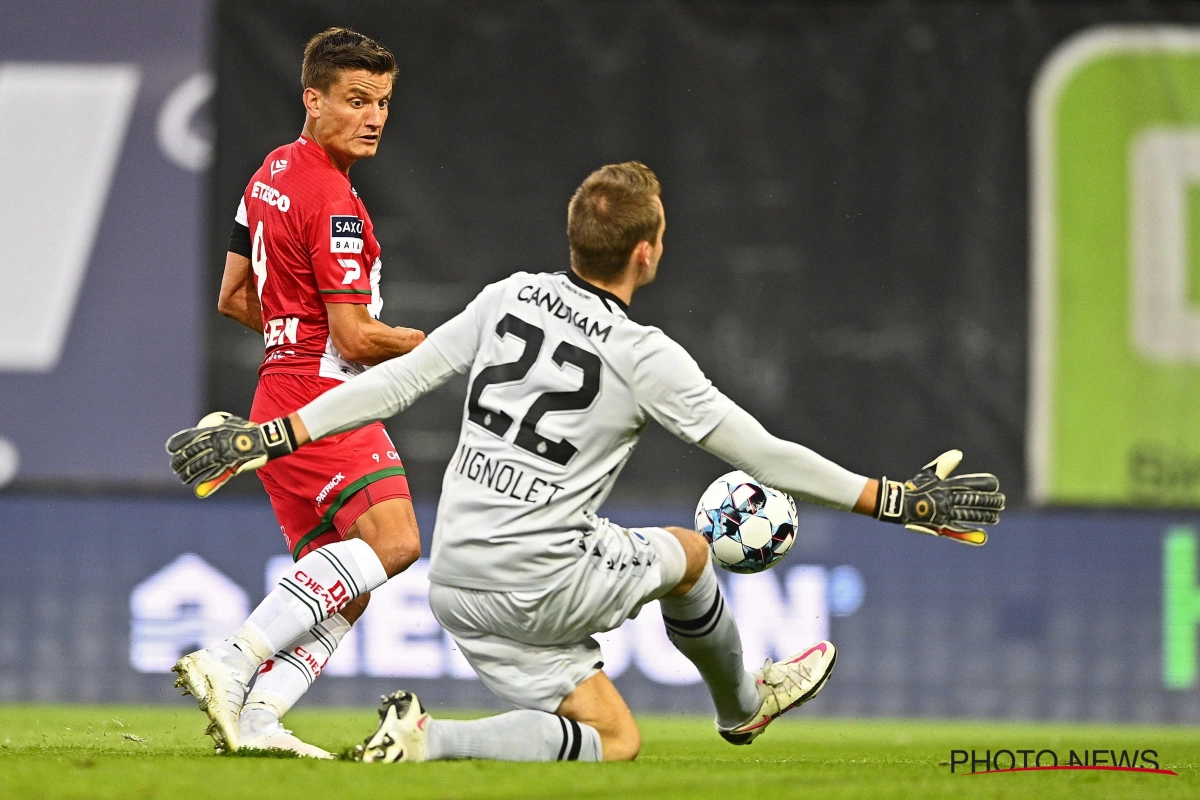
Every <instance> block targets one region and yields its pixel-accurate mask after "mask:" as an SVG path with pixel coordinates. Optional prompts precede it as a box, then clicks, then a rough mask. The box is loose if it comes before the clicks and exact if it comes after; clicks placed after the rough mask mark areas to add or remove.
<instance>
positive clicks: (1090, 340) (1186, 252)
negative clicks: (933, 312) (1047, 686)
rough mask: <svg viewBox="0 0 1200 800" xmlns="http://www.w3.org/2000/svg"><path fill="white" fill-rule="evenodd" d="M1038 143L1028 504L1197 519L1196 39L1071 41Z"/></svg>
mask: <svg viewBox="0 0 1200 800" xmlns="http://www.w3.org/2000/svg"><path fill="white" fill-rule="evenodd" d="M1031 132H1032V147H1033V152H1032V161H1031V166H1032V176H1031V177H1032V190H1033V198H1032V199H1033V202H1032V210H1033V214H1032V219H1031V223H1032V224H1031V231H1032V235H1033V282H1032V334H1033V335H1032V351H1031V376H1030V378H1031V381H1030V418H1029V442H1028V456H1029V467H1030V470H1029V472H1030V494H1031V497H1033V498H1034V499H1035V500H1039V501H1042V502H1052V503H1068V504H1100V505H1144V506H1197V505H1200V28H1183V27H1174V26H1172V27H1161V26H1120V27H1102V28H1097V29H1092V30H1090V31H1087V32H1085V33H1083V34H1081V35H1079V36H1077V37H1075V38H1073V39H1071V40H1069V41H1068V42H1067V43H1066V44H1064V45H1063V46H1062V47H1061V48H1060V49H1059V50H1058V51H1056V52H1055V54H1054V55H1053V56H1051V58H1050V59H1049V60H1048V61H1047V63H1046V65H1045V66H1044V67H1043V69H1042V72H1041V74H1040V75H1039V78H1038V81H1037V84H1036V86H1035V89H1034V93H1033V100H1032V103H1031Z"/></svg>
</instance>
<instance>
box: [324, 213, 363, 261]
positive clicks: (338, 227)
mask: <svg viewBox="0 0 1200 800" xmlns="http://www.w3.org/2000/svg"><path fill="white" fill-rule="evenodd" d="M362 250H363V221H362V220H361V219H360V218H358V217H349V216H345V217H343V216H336V215H335V216H331V217H330V218H329V251H330V252H331V253H361V252H362Z"/></svg>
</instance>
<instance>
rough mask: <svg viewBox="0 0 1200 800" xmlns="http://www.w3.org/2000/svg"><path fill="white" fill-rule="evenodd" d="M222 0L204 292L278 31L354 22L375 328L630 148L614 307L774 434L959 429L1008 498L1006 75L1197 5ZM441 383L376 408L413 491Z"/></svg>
mask: <svg viewBox="0 0 1200 800" xmlns="http://www.w3.org/2000/svg"><path fill="white" fill-rule="evenodd" d="M218 9H219V10H218V21H217V32H216V43H217V69H218V76H219V78H218V85H219V89H218V92H217V107H216V117H217V128H218V157H217V162H216V165H215V169H214V172H213V182H212V206H211V207H212V216H211V225H210V228H211V231H212V235H211V241H212V255H211V263H212V265H213V272H212V277H211V281H210V284H211V285H210V289H211V295H212V296H213V297H214V298H215V293H216V287H217V285H218V280H219V267H220V265H221V264H222V263H223V253H224V250H225V246H226V243H227V241H228V232H229V226H230V220H231V219H232V216H233V212H234V209H235V208H236V206H237V200H238V195H239V194H240V193H241V192H242V191H243V190H244V188H245V185H246V182H247V180H248V179H249V177H250V175H251V174H252V172H253V171H254V170H255V169H256V168H257V167H258V166H259V165H260V164H261V163H262V159H263V158H264V156H265V155H266V154H267V153H268V152H269V151H270V150H271V149H273V148H274V147H277V146H279V145H280V144H283V143H285V142H288V141H291V140H292V139H294V138H295V137H296V136H297V135H298V134H299V132H300V129H301V126H302V124H303V110H302V107H301V104H300V93H301V86H300V82H299V70H300V58H301V53H302V50H303V46H304V43H305V42H306V40H307V39H308V37H310V36H311V35H312V34H314V33H316V32H317V31H319V30H322V29H324V28H325V27H327V26H330V25H347V26H353V27H355V28H357V29H359V30H361V31H363V32H364V33H367V34H368V35H371V36H373V37H376V38H378V39H379V40H380V41H382V42H383V43H384V44H386V45H387V46H388V47H390V48H391V49H392V50H393V51H394V52H395V53H396V55H397V57H398V59H399V62H400V65H401V67H400V80H399V82H398V85H397V91H396V98H395V102H394V105H393V107H392V115H391V117H390V119H389V121H388V124H387V129H386V133H385V136H384V139H383V143H382V146H381V148H380V151H379V155H378V156H377V157H376V158H375V159H373V160H371V161H368V162H363V163H360V164H358V165H356V166H355V167H354V169H353V170H352V172H351V178H352V180H353V182H354V184H355V186H356V188H357V189H358V191H359V192H360V194H361V196H362V197H363V198H364V200H365V202H366V204H367V208H368V210H369V211H370V213H371V215H372V218H373V219H374V222H375V226H376V232H377V235H378V236H379V239H380V241H381V244H382V246H383V262H384V284H383V289H384V298H385V310H384V320H385V321H387V322H390V323H392V324H405V325H411V326H415V327H420V328H423V329H426V330H428V329H432V328H433V327H435V326H436V325H437V324H438V323H440V322H442V321H444V320H446V319H448V318H449V317H450V316H451V315H452V314H453V313H455V312H456V311H457V310H458V309H460V308H461V307H462V306H463V305H464V304H465V303H466V302H467V301H468V300H469V299H470V298H471V297H472V296H473V295H474V293H475V292H476V291H478V289H480V288H481V287H482V286H484V285H485V284H487V283H488V282H490V281H493V280H497V279H499V278H501V277H503V276H505V275H507V274H509V273H511V272H512V271H515V270H518V269H524V270H533V271H542V270H558V269H563V268H565V266H566V263H567V244H566V237H565V233H564V228H565V218H566V214H565V210H566V202H567V199H568V198H569V197H570V195H571V193H572V191H573V190H574V188H575V187H576V186H577V185H578V184H579V182H580V181H582V179H583V178H584V177H585V176H586V175H587V174H588V172H590V171H591V170H592V169H594V168H596V167H598V166H600V165H601V164H604V163H608V162H613V161H618V160H625V159H640V160H642V161H644V162H646V163H647V164H649V165H650V166H651V167H652V168H654V169H655V170H656V171H657V172H658V174H659V176H660V178H661V179H662V182H663V186H664V201H665V205H666V209H667V217H668V232H667V239H666V246H667V251H666V257H665V260H664V262H663V266H662V269H661V272H660V278H659V280H658V282H657V283H656V284H655V285H653V286H652V287H650V288H648V289H645V290H644V291H643V292H641V293H639V294H638V296H637V297H636V298H635V301H634V305H633V315H634V316H635V317H636V318H637V319H639V320H640V321H643V322H646V323H651V324H654V325H658V326H660V327H662V328H663V329H664V330H666V331H667V332H668V333H669V334H671V335H672V336H674V337H675V338H677V339H678V340H679V341H681V342H682V343H683V344H684V345H685V346H686V347H687V348H688V349H689V350H690V351H691V352H692V354H693V355H694V356H695V357H696V359H697V360H698V361H699V362H700V365H701V366H702V367H703V368H704V369H705V370H706V372H707V373H708V374H709V375H710V376H711V377H712V378H713V379H714V381H716V383H717V384H718V385H719V386H720V387H721V388H722V389H724V390H725V391H726V392H727V393H728V394H729V395H731V396H732V397H733V398H734V399H735V400H736V401H737V402H739V403H740V404H742V405H743V406H744V407H746V408H747V409H748V410H749V411H751V412H752V413H754V414H755V415H757V416H758V417H759V418H760V419H761V420H763V422H764V423H765V424H766V425H767V427H768V428H769V429H771V430H772V431H773V432H775V433H777V434H779V435H782V436H786V437H789V438H791V439H794V440H796V441H800V442H803V443H805V444H807V445H809V446H811V447H813V448H814V449H816V450H818V451H819V452H821V453H823V454H825V455H828V456H830V457H831V458H834V459H835V460H837V461H839V462H841V463H843V464H845V465H846V466H848V467H849V468H851V469H854V470H856V471H860V472H864V473H867V474H879V473H881V472H884V473H887V474H889V475H891V474H907V473H909V472H911V471H913V470H914V469H915V468H916V467H919V466H920V465H921V464H922V463H924V462H925V461H926V460H928V459H929V458H931V457H932V456H934V455H936V454H937V453H939V452H941V451H942V450H944V449H947V448H949V447H960V448H962V449H963V450H964V451H966V453H967V459H968V460H967V462H966V466H967V467H970V468H985V469H988V470H991V471H994V472H996V473H997V474H999V475H1000V476H1001V477H1002V479H1003V482H1004V487H1005V489H1006V490H1007V491H1008V492H1009V496H1010V498H1012V499H1013V500H1014V501H1015V502H1018V503H1019V502H1020V500H1021V499H1022V495H1023V488H1024V484H1025V469H1024V463H1023V447H1024V420H1025V392H1026V360H1027V359H1026V347H1027V341H1026V340H1027V327H1028V326H1027V317H1028V312H1027V304H1028V299H1027V284H1028V280H1027V271H1028V224H1027V214H1028V202H1027V184H1028V180H1027V160H1028V158H1027V129H1026V116H1027V115H1026V104H1027V100H1028V97H1029V92H1030V87H1031V84H1032V82H1033V79H1034V77H1035V75H1036V73H1037V70H1038V67H1039V65H1040V64H1041V63H1042V62H1043V60H1044V59H1045V58H1046V57H1047V55H1048V54H1049V53H1050V52H1051V51H1052V50H1053V49H1054V48H1055V47H1056V46H1057V45H1058V44H1060V43H1061V42H1062V41H1063V40H1064V39H1065V38H1066V37H1068V36H1069V35H1071V34H1072V33H1075V32H1078V31H1080V30H1082V29H1084V28H1086V27H1089V26H1091V25H1093V24H1097V23H1101V22H1112V21H1118V20H1127V21H1160V22H1161V21H1170V20H1176V21H1200V4H1194V3H1147V2H1138V3H1128V2H1126V3H1075V2H1071V3H1030V2H1008V3H1000V2H986V3H984V2H976V3H971V2H956V3H943V2H938V3H929V2H888V3H853V2H839V3H800V2H797V3H751V2H742V3H737V2H698V3H680V2H647V3H635V2H588V3H583V2H560V3H550V2H492V1H490V0H489V2H470V1H469V0H468V1H464V2H455V3H443V2H408V3H403V4H396V3H391V2H353V3H346V2H337V3H334V2H299V3H297V2H286V3H284V2H266V1H264V0H256V1H255V2H243V1H242V0H239V1H238V2H221V3H219V5H218ZM212 315H213V322H212V325H211V329H210V330H211V333H210V336H211V343H212V346H211V347H210V348H209V353H210V362H209V370H210V381H209V387H210V388H209V395H210V397H209V399H210V406H211V407H219V408H228V409H231V410H235V411H243V412H244V411H247V410H248V408H249V404H250V398H251V396H252V392H253V386H254V380H255V375H254V370H255V368H256V367H257V364H258V363H259V360H260V359H261V353H262V345H261V341H260V340H259V338H258V337H257V336H255V335H254V334H252V333H250V332H248V331H245V330H241V329H239V328H238V326H237V325H236V324H234V323H232V322H229V321H227V320H222V319H220V318H219V317H217V316H216V314H215V312H212ZM462 395H463V386H462V385H461V383H454V384H451V385H450V386H449V387H446V388H444V389H442V390H440V392H439V393H438V395H437V396H436V397H434V398H428V399H426V400H424V401H422V402H421V403H419V404H418V405H417V406H415V407H414V408H413V409H412V410H411V411H410V412H408V413H406V414H405V415H404V416H403V418H402V419H401V420H399V421H398V422H393V423H391V430H392V431H393V433H394V436H395V439H396V441H397V444H398V446H399V448H400V452H401V455H402V457H403V458H404V459H405V461H406V463H407V464H408V466H409V467H410V475H411V477H412V480H413V483H414V489H415V490H416V491H418V492H421V493H432V492H436V490H437V487H438V486H439V481H440V475H441V472H442V469H443V468H444V465H445V462H446V460H447V459H448V458H449V455H450V453H451V452H452V449H453V444H454V439H455V435H456V432H457V427H458V420H459V416H460V410H461V399H462ZM720 470H721V466H720V465H719V464H718V463H717V462H716V461H715V460H714V459H711V458H710V457H708V456H707V455H705V454H703V453H701V452H699V451H696V450H693V449H690V448H687V447H686V446H685V445H683V444H681V443H679V442H676V441H674V440H673V439H672V438H671V437H670V436H669V435H668V434H666V433H664V432H663V431H661V430H657V429H655V430H651V431H650V432H649V433H648V435H647V436H646V438H645V440H644V442H643V445H642V447H641V448H640V449H639V451H638V453H637V455H635V457H634V458H633V460H632V461H631V462H630V463H629V465H628V467H627V468H626V474H625V477H624V479H623V480H622V481H621V482H620V483H619V485H618V490H617V493H616V495H615V496H616V497H617V498H618V499H622V498H624V499H626V500H636V501H643V500H647V499H655V500H657V501H660V502H683V501H685V500H689V499H691V498H694V497H696V496H697V495H698V494H699V491H700V489H701V488H702V487H703V486H704V485H705V483H706V482H707V481H708V480H709V479H710V478H711V477H713V476H714V475H715V474H717V473H718V472H719V471H720ZM241 489H242V490H251V491H256V490H257V489H256V488H255V486H254V482H252V481H246V482H242V487H241Z"/></svg>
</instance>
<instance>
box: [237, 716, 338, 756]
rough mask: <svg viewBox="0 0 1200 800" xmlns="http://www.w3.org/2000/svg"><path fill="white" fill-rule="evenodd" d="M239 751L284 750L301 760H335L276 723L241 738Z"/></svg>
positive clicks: (324, 751) (330, 754)
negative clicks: (270, 727)
mask: <svg viewBox="0 0 1200 800" xmlns="http://www.w3.org/2000/svg"><path fill="white" fill-rule="evenodd" d="M240 749H241V750H286V751H288V752H291V753H295V754H296V755H298V756H301V757H302V758H337V756H335V755H334V754H333V753H330V752H329V751H328V750H322V749H321V748H319V747H317V746H316V745H314V744H309V743H308V742H305V741H303V740H301V739H299V738H298V737H296V736H293V735H292V732H291V731H289V730H288V729H287V728H285V727H283V726H282V725H279V724H278V723H277V724H276V725H275V727H274V728H272V729H268V730H265V731H263V732H262V733H260V734H258V735H257V736H244V737H242V743H241V746H240Z"/></svg>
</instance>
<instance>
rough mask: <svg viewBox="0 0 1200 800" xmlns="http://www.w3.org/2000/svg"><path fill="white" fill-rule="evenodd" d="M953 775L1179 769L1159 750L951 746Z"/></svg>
mask: <svg viewBox="0 0 1200 800" xmlns="http://www.w3.org/2000/svg"><path fill="white" fill-rule="evenodd" d="M940 766H948V767H950V774H952V775H988V774H996V773H1001V772H1035V771H1038V770H1042V771H1048V770H1079V769H1083V770H1101V771H1105V770H1107V771H1114V772H1147V773H1153V774H1155V775H1175V776H1178V773H1177V772H1175V771H1173V770H1169V769H1162V768H1161V767H1160V766H1159V756H1158V751H1157V750H1150V749H1144V750H1111V749H1103V750H1100V749H1092V750H1070V751H1068V752H1067V754H1066V755H1065V756H1060V755H1059V753H1058V751H1056V750H1053V749H1050V748H1044V749H1040V750H1039V749H1028V750H1025V749H1012V750H1006V749H1000V750H951V751H950V760H948V761H942V762H940Z"/></svg>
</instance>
